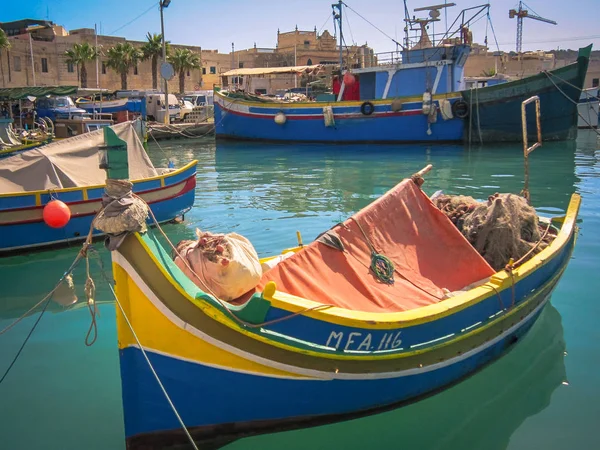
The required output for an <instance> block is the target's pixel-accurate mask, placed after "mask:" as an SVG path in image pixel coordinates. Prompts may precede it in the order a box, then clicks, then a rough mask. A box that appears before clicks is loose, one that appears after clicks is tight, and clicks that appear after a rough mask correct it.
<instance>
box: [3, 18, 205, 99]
mask: <svg viewBox="0 0 600 450" xmlns="http://www.w3.org/2000/svg"><path fill="white" fill-rule="evenodd" d="M0 28H2V29H3V30H5V32H6V34H7V35H8V36H9V41H10V43H11V47H10V48H9V49H8V51H4V52H3V55H2V60H1V67H0V69H1V70H0V86H2V87H20V86H33V85H37V86H48V85H79V83H78V73H77V67H74V66H73V65H72V64H67V62H66V58H65V51H66V50H69V49H70V48H72V47H73V44H76V43H83V42H88V43H90V44H91V45H95V41H96V36H95V31H94V29H90V28H81V29H77V30H71V31H70V32H68V31H67V30H65V29H64V28H63V27H62V26H60V25H56V24H54V23H52V22H49V21H39V20H20V21H17V22H7V23H0ZM97 40H98V42H97V43H98V47H99V48H101V49H102V50H103V51H104V53H105V52H106V50H107V49H108V48H110V47H112V46H114V45H115V44H117V43H119V42H127V40H126V39H125V38H122V37H113V36H102V35H98V39H97ZM128 42H130V43H131V44H132V45H134V46H135V47H141V46H142V45H143V44H144V42H139V41H128ZM171 48H172V49H177V48H188V49H190V50H191V51H193V52H195V53H197V54H199V55H202V54H203V52H202V51H201V48H200V47H195V46H183V45H172V46H171ZM86 69H87V73H88V77H87V85H88V88H96V87H100V88H103V89H109V90H118V89H121V77H120V75H119V74H118V73H117V72H115V71H114V70H113V69H110V68H109V67H107V65H106V57H105V56H101V57H100V58H99V60H98V77H96V63H95V62H94V61H90V62H89V63H87V64H86ZM201 84H202V69H196V70H191V71H189V72H187V73H186V76H185V89H186V90H189V91H191V90H194V89H199V88H200V86H201ZM127 88H128V89H150V88H152V63H151V61H150V60H147V61H141V62H140V63H139V64H138V65H137V67H134V68H133V69H132V70H131V71H130V72H129V75H128V77H127ZM169 91H170V92H178V91H179V77H178V76H177V75H176V76H175V77H174V78H173V79H172V80H171V81H170V82H169Z"/></svg>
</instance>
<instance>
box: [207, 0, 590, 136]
mask: <svg viewBox="0 0 600 450" xmlns="http://www.w3.org/2000/svg"><path fill="white" fill-rule="evenodd" d="M335 6H338V5H335ZM441 7H443V5H437V6H436V7H431V8H434V9H432V12H434V14H433V15H432V17H434V16H435V14H438V15H439V11H438V10H437V9H435V8H441ZM487 7H488V5H484V7H482V8H481V9H480V10H478V11H477V12H476V14H474V15H473V17H471V18H469V19H465V15H464V11H463V12H461V14H459V17H462V18H463V19H462V21H461V23H460V25H459V27H458V32H459V33H460V38H452V39H450V38H446V39H441V40H440V41H438V43H437V44H435V43H433V42H432V41H431V40H430V38H429V36H428V33H427V29H426V27H427V24H428V23H429V22H431V21H435V19H413V20H411V23H413V22H414V24H417V25H419V26H420V30H421V37H420V40H419V41H418V42H416V43H414V44H410V43H409V41H408V39H406V45H405V47H404V50H403V51H402V52H401V53H402V54H401V58H400V62H398V63H393V64H386V65H381V66H376V67H367V68H361V69H351V70H349V71H347V72H346V74H347V75H348V74H350V72H351V74H352V75H351V76H349V77H346V76H344V77H343V81H342V83H341V87H340V91H339V94H338V95H337V99H336V101H316V102H312V101H300V102H282V101H272V100H269V99H267V98H264V97H260V96H255V95H252V94H251V93H248V92H239V91H236V90H235V89H229V90H224V89H218V88H217V89H215V95H214V104H215V134H216V136H217V138H221V139H244V140H267V141H298V142H332V143H344V142H345V143H352V142H436V141H437V142H440V141H446V142H448V141H453V142H463V141H464V142H480V143H484V142H486V143H489V142H497V141H520V140H521V138H522V136H521V135H520V133H519V132H516V131H518V130H519V129H520V108H521V102H523V101H524V100H526V99H527V98H529V97H531V96H534V95H537V96H538V97H540V100H541V108H542V110H543V111H544V113H543V115H542V131H543V134H544V137H545V139H546V140H565V139H572V138H574V137H575V136H576V132H577V101H578V99H579V95H580V92H581V88H582V86H583V83H584V80H585V74H586V72H587V67H588V62H589V56H590V52H591V46H589V47H586V48H583V49H580V53H579V57H578V59H577V62H576V63H574V64H571V65H569V66H566V67H563V68H560V69H556V70H553V71H544V72H541V73H540V74H538V75H535V76H532V77H528V78H524V79H522V80H518V81H513V82H507V83H502V84H498V85H495V86H487V87H483V88H476V89H468V90H467V89H466V85H465V80H464V64H465V62H466V60H467V57H468V54H469V52H470V48H471V47H470V45H471V39H472V37H471V32H470V31H469V29H468V26H469V25H470V24H471V23H472V21H473V20H474V19H475V18H476V17H477V14H479V13H484V12H487ZM338 8H339V18H338V20H340V21H341V9H342V2H340V5H339V7H338ZM435 11H437V12H435ZM430 15H431V13H430ZM340 35H341V33H340ZM446 35H447V36H452V35H453V34H452V33H450V34H449V33H446ZM341 39H342V38H341V36H340V67H342V68H343V67H344V66H343V59H342V54H341V49H342V48H343V45H342V41H341ZM320 69H322V68H320V67H312V66H311V67H290V68H287V72H286V71H285V68H264V69H256V68H254V69H252V68H248V69H245V68H242V69H235V70H232V71H229V72H226V73H225V74H224V75H223V76H224V78H225V79H226V78H227V77H236V78H237V79H239V77H245V79H246V80H247V79H248V77H252V76H268V75H271V74H277V73H297V74H303V73H307V72H310V73H315V72H317V71H318V70H320ZM348 82H350V83H352V85H354V88H353V89H354V90H356V85H357V84H358V85H359V87H358V92H359V94H358V98H356V99H352V100H344V99H345V98H347V97H345V96H344V92H345V91H346V89H349V88H350V85H349V86H347V84H348ZM223 85H224V86H225V85H226V84H225V83H224V84H223ZM230 85H231V84H230V83H229V81H227V86H230ZM535 126H536V124H535V121H534V120H532V121H529V122H528V130H529V131H530V132H531V136H532V137H533V136H534V135H535V133H533V131H534V130H535Z"/></svg>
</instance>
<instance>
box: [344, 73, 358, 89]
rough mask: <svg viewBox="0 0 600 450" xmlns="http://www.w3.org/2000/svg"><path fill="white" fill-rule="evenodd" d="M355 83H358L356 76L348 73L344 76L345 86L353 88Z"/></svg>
mask: <svg viewBox="0 0 600 450" xmlns="http://www.w3.org/2000/svg"><path fill="white" fill-rule="evenodd" d="M355 81H356V77H355V76H354V75H352V74H351V73H350V72H346V73H345V74H344V84H345V85H346V86H352V85H353V84H354V82H355Z"/></svg>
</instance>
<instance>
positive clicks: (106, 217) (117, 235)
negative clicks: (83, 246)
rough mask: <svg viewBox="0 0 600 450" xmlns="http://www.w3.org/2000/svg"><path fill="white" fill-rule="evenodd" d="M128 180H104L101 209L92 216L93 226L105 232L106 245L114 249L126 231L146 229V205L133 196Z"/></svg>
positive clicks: (123, 237) (131, 186)
mask: <svg viewBox="0 0 600 450" xmlns="http://www.w3.org/2000/svg"><path fill="white" fill-rule="evenodd" d="M132 189H133V183H131V181H129V180H113V179H107V180H106V187H105V188H104V193H103V194H102V206H103V209H102V210H101V211H100V212H99V213H98V215H97V216H96V217H95V218H94V223H93V225H94V228H96V229H98V230H100V231H102V232H103V233H106V234H107V235H108V238H107V240H106V247H107V248H108V249H109V250H116V249H117V247H118V246H119V245H120V244H121V242H122V241H123V239H125V236H127V233H129V232H132V231H141V232H144V231H146V219H147V218H148V205H147V204H146V203H145V202H144V201H143V200H142V199H140V198H139V197H136V196H134V194H133V192H132Z"/></svg>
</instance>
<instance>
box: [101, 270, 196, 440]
mask: <svg viewBox="0 0 600 450" xmlns="http://www.w3.org/2000/svg"><path fill="white" fill-rule="evenodd" d="M100 270H101V272H102V276H103V277H104V279H105V280H106V283H107V284H108V287H109V289H110V291H111V292H112V294H113V297H114V298H115V303H116V304H117V306H118V307H119V309H120V310H121V314H123V318H124V319H125V322H127V326H128V327H129V330H131V334H132V335H133V337H134V339H135V341H136V343H137V345H138V347H139V348H140V350H141V352H142V355H144V359H145V360H146V362H147V363H148V367H149V368H150V371H151V372H152V375H154V378H155V379H156V382H157V383H158V385H159V386H160V389H161V390H162V392H163V394H164V396H165V398H166V399H167V402H168V403H169V406H170V407H171V409H172V410H173V414H175V417H177V420H178V421H179V425H181V428H183V431H185V434H186V435H187V438H188V439H189V441H190V444H191V445H192V447H193V448H194V450H199V449H198V446H197V445H196V443H195V442H194V438H192V435H191V434H190V432H189V430H188V429H187V427H186V426H185V423H184V422H183V419H182V418H181V416H180V415H179V412H177V408H175V405H174V404H173V401H172V400H171V397H170V396H169V394H168V393H167V390H166V389H165V386H164V385H163V383H162V381H161V380H160V377H159V376H158V374H157V373H156V370H154V366H153V365H152V362H150V358H148V355H147V354H146V350H145V349H144V347H143V346H142V343H141V342H140V339H139V338H138V336H137V334H136V332H135V330H134V329H133V325H131V322H130V321H129V317H127V314H125V310H124V309H123V306H122V305H121V302H120V301H119V298H118V297H117V294H116V292H115V290H114V289H113V286H112V284H111V282H110V280H109V279H108V277H107V276H106V272H104V268H103V267H102V266H100Z"/></svg>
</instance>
